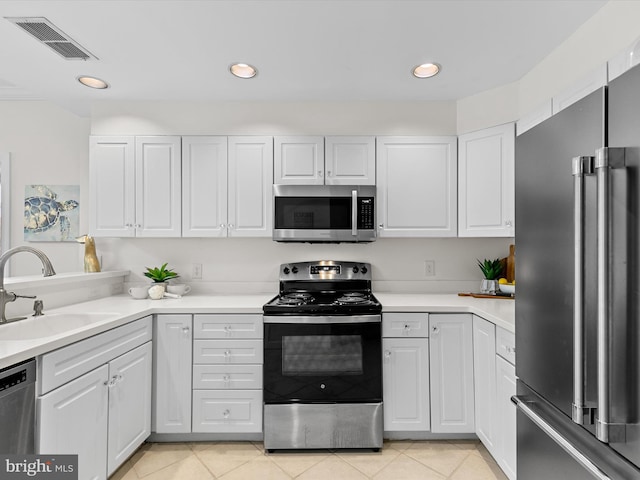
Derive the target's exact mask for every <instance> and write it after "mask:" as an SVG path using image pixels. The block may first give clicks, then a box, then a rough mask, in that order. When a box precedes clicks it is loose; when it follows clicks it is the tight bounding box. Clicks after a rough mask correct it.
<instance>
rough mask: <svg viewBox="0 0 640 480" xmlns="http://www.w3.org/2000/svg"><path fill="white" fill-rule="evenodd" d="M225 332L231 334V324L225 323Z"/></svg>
mask: <svg viewBox="0 0 640 480" xmlns="http://www.w3.org/2000/svg"><path fill="white" fill-rule="evenodd" d="M224 333H226V334H227V336H229V335H231V325H225V327H224Z"/></svg>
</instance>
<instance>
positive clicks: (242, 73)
mask: <svg viewBox="0 0 640 480" xmlns="http://www.w3.org/2000/svg"><path fill="white" fill-rule="evenodd" d="M229 71H230V72H231V73H232V74H233V75H235V76H236V77H238V78H253V77H255V76H256V75H257V74H258V70H257V69H256V67H254V66H251V65H249V64H248V63H234V64H232V65H231V66H230V67H229Z"/></svg>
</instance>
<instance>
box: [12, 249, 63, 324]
mask: <svg viewBox="0 0 640 480" xmlns="http://www.w3.org/2000/svg"><path fill="white" fill-rule="evenodd" d="M20 252H31V253H33V254H34V255H35V256H36V257H38V258H39V259H40V261H41V262H42V275H43V276H45V277H50V276H52V275H55V274H56V271H55V270H54V269H53V265H51V261H50V260H49V259H48V258H47V256H46V255H45V254H44V252H43V251H41V250H38V249H37V248H32V247H26V246H22V247H15V248H12V249H10V250H7V251H6V252H4V253H3V254H2V256H0V311H1V312H2V318H0V323H7V322H12V321H14V320H23V319H25V318H26V317H18V318H10V319H8V320H7V317H6V316H5V312H4V311H5V308H6V306H7V303H9V302H15V300H16V298H36V297H32V296H26V295H16V294H15V293H13V292H7V291H6V290H5V289H4V266H5V264H6V263H7V261H8V260H9V258H10V257H12V256H13V255H15V254H16V253H20Z"/></svg>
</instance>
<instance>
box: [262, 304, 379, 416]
mask: <svg viewBox="0 0 640 480" xmlns="http://www.w3.org/2000/svg"><path fill="white" fill-rule="evenodd" d="M381 401H382V339H381V322H380V315H362V316H315V317H314V316H301V317H299V316H265V317H264V402H265V403H267V404H274V403H354V402H356V403H357V402H381Z"/></svg>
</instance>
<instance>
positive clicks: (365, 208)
mask: <svg viewBox="0 0 640 480" xmlns="http://www.w3.org/2000/svg"><path fill="white" fill-rule="evenodd" d="M374 207H375V205H374V200H373V197H358V229H359V230H373V229H375V228H376V227H375V220H376V219H375V214H374V212H375V209H374Z"/></svg>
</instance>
